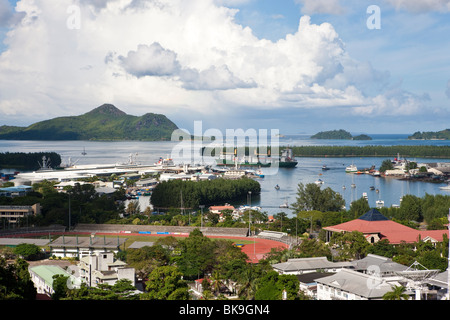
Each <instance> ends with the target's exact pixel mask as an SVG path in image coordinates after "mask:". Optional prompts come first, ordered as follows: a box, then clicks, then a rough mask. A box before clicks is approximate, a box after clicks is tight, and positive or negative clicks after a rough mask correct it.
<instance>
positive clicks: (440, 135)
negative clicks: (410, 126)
mask: <svg viewBox="0 0 450 320" xmlns="http://www.w3.org/2000/svg"><path fill="white" fill-rule="evenodd" d="M408 139H417V140H435V139H441V140H450V129H445V130H442V131H437V132H434V131H427V132H425V131H424V132H420V131H417V132H415V133H414V134H413V135H412V136H409V137H408Z"/></svg>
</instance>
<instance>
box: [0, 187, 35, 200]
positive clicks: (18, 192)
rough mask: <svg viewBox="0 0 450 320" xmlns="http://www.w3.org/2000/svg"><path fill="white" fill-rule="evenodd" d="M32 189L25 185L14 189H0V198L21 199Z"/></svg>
mask: <svg viewBox="0 0 450 320" xmlns="http://www.w3.org/2000/svg"><path fill="white" fill-rule="evenodd" d="M32 190H33V188H32V187H31V186H27V185H18V186H14V187H7V188H0V196H5V197H11V198H14V197H23V196H25V195H27V193H28V192H30V191H32Z"/></svg>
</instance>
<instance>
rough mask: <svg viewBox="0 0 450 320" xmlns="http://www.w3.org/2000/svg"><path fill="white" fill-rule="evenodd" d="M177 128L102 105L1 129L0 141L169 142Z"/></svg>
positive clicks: (154, 117)
mask: <svg viewBox="0 0 450 320" xmlns="http://www.w3.org/2000/svg"><path fill="white" fill-rule="evenodd" d="M175 129H177V126H176V125H175V124H174V123H173V122H172V121H170V120H169V119H168V118H167V117H166V116H164V115H161V114H154V113H147V114H145V115H143V116H141V117H137V116H132V115H127V114H126V113H124V112H123V111H121V110H119V109H117V108H116V107H115V106H113V105H110V104H104V105H102V106H100V107H98V108H95V109H94V110H92V111H90V112H88V113H85V114H83V115H80V116H69V117H59V118H54V119H51V120H46V121H41V122H37V123H34V124H32V125H30V126H28V127H11V126H2V127H0V139H3V140H148V141H157V140H170V139H171V136H172V132H173V131H174V130H175Z"/></svg>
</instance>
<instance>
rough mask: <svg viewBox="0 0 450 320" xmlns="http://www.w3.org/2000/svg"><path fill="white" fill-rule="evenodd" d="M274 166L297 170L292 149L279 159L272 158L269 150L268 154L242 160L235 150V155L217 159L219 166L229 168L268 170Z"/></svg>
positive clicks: (284, 151)
mask: <svg viewBox="0 0 450 320" xmlns="http://www.w3.org/2000/svg"><path fill="white" fill-rule="evenodd" d="M227 155H228V157H227ZM255 158H256V159H255ZM273 164H277V165H278V167H280V168H295V167H296V166H297V164H298V161H297V160H295V157H294V153H293V151H292V149H291V148H286V149H284V150H282V151H281V155H280V156H279V157H278V158H274V157H271V155H270V150H268V152H267V154H256V155H255V156H244V157H242V158H238V157H237V150H236V148H235V149H234V153H233V154H231V155H230V154H227V153H225V152H223V153H222V154H221V156H220V158H219V159H216V165H217V166H228V167H233V166H236V165H238V166H241V167H260V168H267V167H271V166H272V165H273Z"/></svg>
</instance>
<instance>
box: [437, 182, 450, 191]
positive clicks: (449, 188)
mask: <svg viewBox="0 0 450 320" xmlns="http://www.w3.org/2000/svg"><path fill="white" fill-rule="evenodd" d="M439 189H441V190H450V183H449V184H448V185H446V186H445V187H439Z"/></svg>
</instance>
